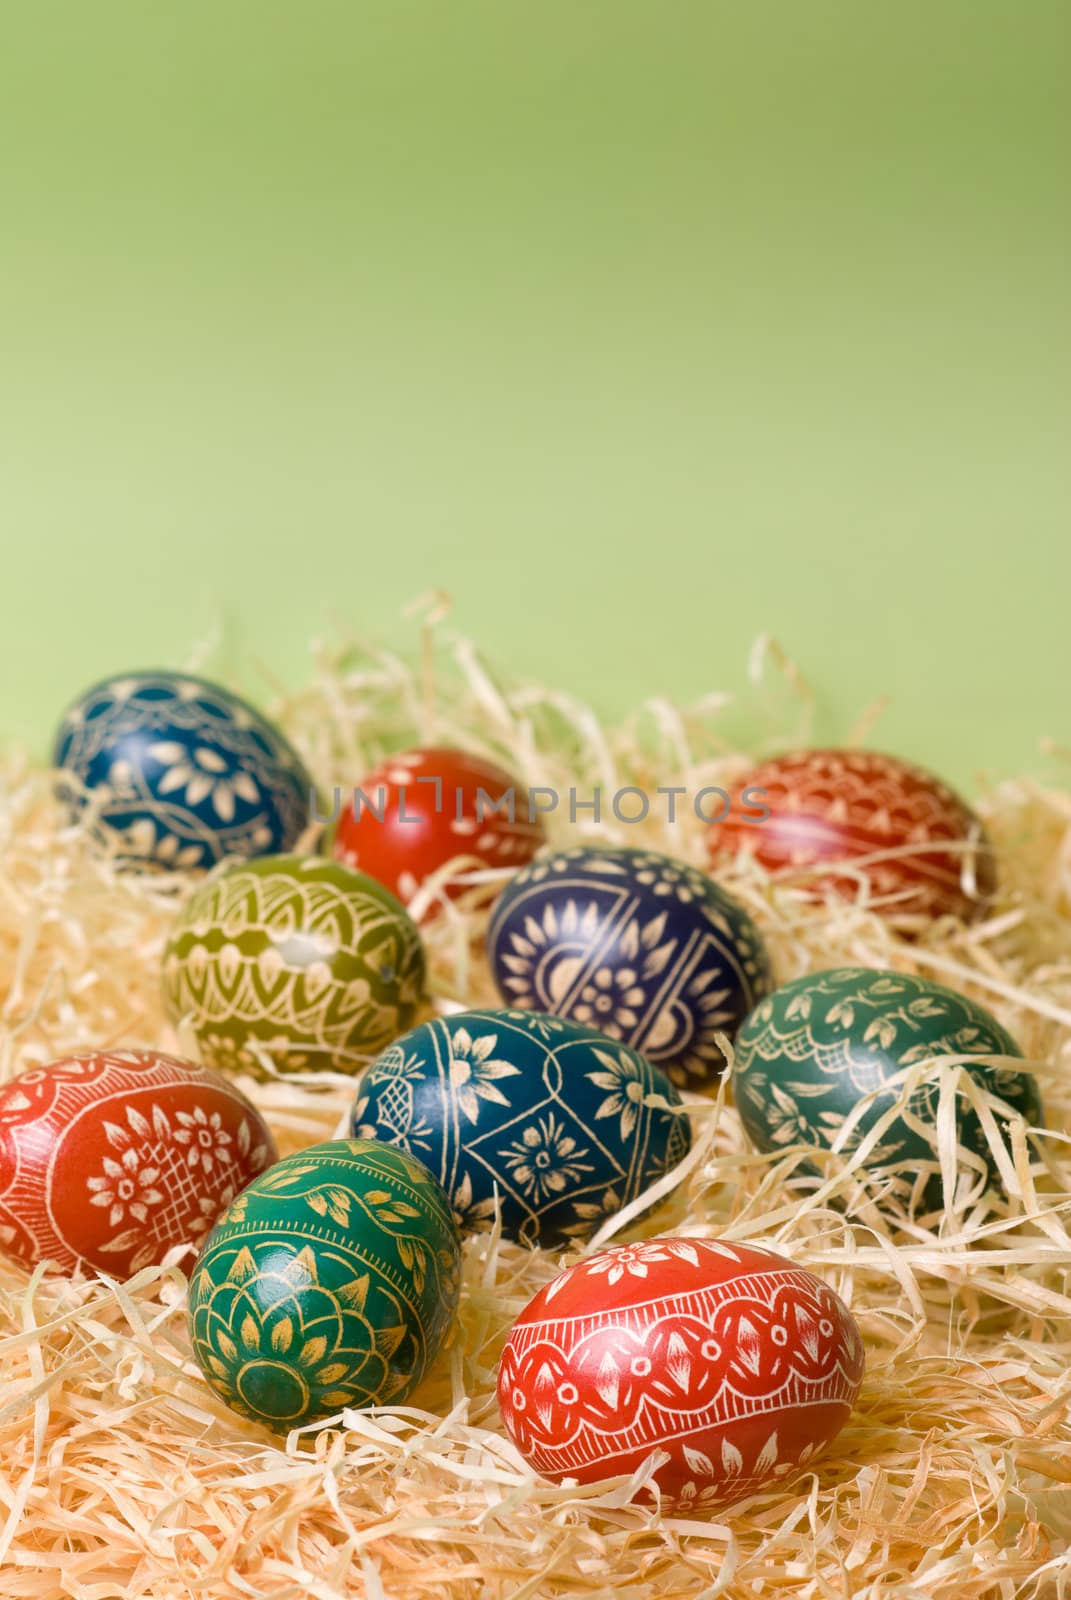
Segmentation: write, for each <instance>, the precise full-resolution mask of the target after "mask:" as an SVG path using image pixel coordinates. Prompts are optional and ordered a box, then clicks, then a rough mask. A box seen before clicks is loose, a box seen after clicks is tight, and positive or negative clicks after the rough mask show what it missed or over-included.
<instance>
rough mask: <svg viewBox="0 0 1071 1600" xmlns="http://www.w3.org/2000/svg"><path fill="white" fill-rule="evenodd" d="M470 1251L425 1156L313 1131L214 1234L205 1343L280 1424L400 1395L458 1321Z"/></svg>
mask: <svg viewBox="0 0 1071 1600" xmlns="http://www.w3.org/2000/svg"><path fill="white" fill-rule="evenodd" d="M460 1264H461V1248H460V1243H459V1240H458V1236H457V1229H456V1227H455V1226H454V1220H453V1218H452V1217H451V1215H450V1208H449V1206H448V1205H447V1202H446V1196H445V1195H444V1194H443V1192H442V1190H441V1189H440V1188H439V1185H438V1184H437V1183H436V1182H435V1180H434V1178H433V1177H432V1176H431V1174H430V1173H429V1172H428V1170H427V1168H426V1167H424V1166H422V1165H421V1163H420V1162H419V1161H414V1160H413V1158H412V1157H411V1156H407V1155H405V1154H404V1153H403V1152H402V1151H400V1150H390V1149H388V1148H387V1146H386V1145H382V1144H376V1143H374V1142H372V1141H370V1140H364V1139H355V1140H350V1139H337V1140H333V1141H331V1142H330V1143H327V1144H315V1145H312V1146H311V1148H310V1149H308V1150H302V1151H299V1152H298V1154H297V1155H292V1156H287V1158H286V1159H285V1160H284V1161H280V1162H279V1163H278V1164H277V1165H276V1166H275V1167H273V1168H272V1170H271V1171H270V1172H267V1173H265V1174H264V1176H263V1177H262V1178H259V1179H257V1181H256V1182H255V1183H251V1184H250V1185H249V1187H248V1188H247V1189H246V1190H244V1191H243V1193H242V1194H240V1195H239V1197H238V1199H237V1200H235V1201H234V1202H233V1204H232V1205H231V1206H230V1208H229V1209H228V1210H227V1212H226V1213H225V1214H224V1216H222V1217H221V1218H220V1220H219V1222H218V1223H217V1225H216V1226H215V1228H214V1229H213V1230H212V1232H211V1234H210V1235H209V1237H208V1238H207V1239H206V1241H205V1244H204V1247H203V1249H202V1251H201V1254H200V1256H199V1257H198V1259H197V1264H196V1266H195V1267H194V1270H193V1274H192V1276H191V1278H190V1296H189V1328H190V1338H191V1340H192V1343H193V1352H194V1355H195V1356H196V1358H197V1361H198V1363H199V1365H200V1367H201V1370H202V1371H203V1372H204V1375H205V1377H206V1378H207V1379H208V1382H209V1383H210V1384H211V1385H212V1387H213V1389H215V1390H216V1391H217V1393H219V1394H220V1395H222V1397H223V1399H224V1400H225V1401H226V1402H227V1404H228V1405H229V1406H231V1407H232V1408H233V1409H234V1410H235V1411H237V1412H239V1413H240V1414H241V1415H242V1416H246V1417H252V1418H253V1419H254V1420H256V1421H258V1422H263V1423H266V1424H267V1425H268V1426H269V1427H271V1428H275V1429H283V1430H285V1429H289V1428H293V1427H297V1426H298V1425H300V1424H302V1423H306V1422H315V1421H316V1420H317V1419H318V1418H320V1417H326V1416H330V1415H332V1414H333V1413H334V1412H336V1411H339V1410H341V1408H342V1407H343V1406H354V1407H362V1406H373V1405H387V1404H398V1403H400V1402H401V1401H402V1400H404V1399H405V1397H406V1395H407V1394H408V1393H409V1392H410V1390H411V1389H412V1388H414V1386H415V1385H416V1384H417V1383H418V1382H419V1381H420V1379H421V1378H422V1377H423V1376H424V1373H425V1371H426V1370H427V1367H428V1365H429V1363H430V1362H431V1360H432V1358H433V1357H434V1356H435V1355H436V1353H437V1352H438V1350H439V1348H440V1346H441V1345H442V1344H443V1343H444V1341H445V1340H446V1339H447V1337H448V1335H449V1333H450V1331H451V1327H452V1324H453V1321H454V1316H455V1313H456V1310H457V1300H458V1287H459V1281H460Z"/></svg>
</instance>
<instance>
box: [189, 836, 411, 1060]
mask: <svg viewBox="0 0 1071 1600" xmlns="http://www.w3.org/2000/svg"><path fill="white" fill-rule="evenodd" d="M424 974H425V966H424V949H423V945H422V944H421V941H420V935H419V933H418V932H417V929H416V926H415V924H414V923H413V921H412V920H411V918H410V917H409V916H408V914H407V913H406V911H405V910H404V909H403V907H402V906H400V905H399V904H398V902H397V900H395V898H394V896H393V895H392V894H390V893H389V892H388V891H387V890H386V889H384V888H383V886H382V884H379V883H376V882H375V880H374V879H372V878H369V877H368V876H366V874H364V873H362V872H354V871H353V870H352V869H351V868H350V867H345V866H343V865H342V864H341V863H340V862H337V861H326V860H324V859H323V858H322V857H319V856H264V857H261V858H260V859H258V860H256V861H249V862H243V863H239V864H238V865H237V866H235V867H232V868H230V869H228V870H227V871H226V872H222V873H220V874H219V876H218V877H214V878H211V879H209V881H208V882H207V883H205V884H203V885H201V887H200V888H198V889H197V890H195V892H194V894H193V895H192V896H191V897H190V899H189V901H188V902H187V903H186V905H185V907H184V908H183V910H182V912H181V913H180V914H179V916H178V918H177V919H176V922H175V926H174V929H173V931H172V934H171V937H170V939H169V940H168V943H167V947H166V950H165V952H164V962H163V987H164V1001H165V1004H166V1007H167V1012H168V1015H169V1016H170V1018H171V1020H172V1021H173V1022H174V1023H176V1024H179V1023H184V1024H185V1025H186V1026H187V1027H189V1028H190V1029H191V1030H192V1032H193V1034H194V1036H195V1038H196V1040H197V1045H198V1049H199V1051H200V1053H201V1055H202V1056H203V1057H204V1059H205V1060H207V1061H210V1062H211V1063H212V1064H213V1065H214V1066H217V1067H220V1068H222V1069H224V1070H231V1071H235V1070H241V1071H250V1072H260V1071H262V1067H261V1064H260V1062H259V1061H258V1058H257V1055H256V1054H255V1053H254V1047H255V1048H256V1049H258V1050H260V1051H263V1052H265V1053H266V1055H267V1057H268V1059H269V1060H270V1061H271V1062H272V1063H273V1064H274V1066H275V1068H276V1070H277V1071H279V1072H315V1071H318V1070H322V1069H328V1070H334V1071H337V1072H356V1071H359V1070H360V1068H361V1067H363V1066H365V1065H366V1064H367V1062H368V1061H369V1059H371V1058H372V1057H373V1056H375V1055H377V1054H378V1052H379V1051H380V1050H382V1049H383V1047H384V1045H386V1044H387V1043H388V1042H389V1041H390V1040H391V1039H394V1038H396V1037H397V1035H398V1034H400V1033H402V1032H404V1030H405V1029H406V1028H407V1027H408V1026H409V1025H410V1023H411V1022H412V1020H413V1017H414V1014H415V1012H416V1009H417V1006H418V1004H419V1003H420V1000H421V998H422V995H423V991H424Z"/></svg>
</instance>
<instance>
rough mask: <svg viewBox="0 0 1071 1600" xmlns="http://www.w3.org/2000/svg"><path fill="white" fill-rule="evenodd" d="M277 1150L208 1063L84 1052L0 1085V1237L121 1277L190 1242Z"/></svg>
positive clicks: (13, 1250)
mask: <svg viewBox="0 0 1071 1600" xmlns="http://www.w3.org/2000/svg"><path fill="white" fill-rule="evenodd" d="M275 1158H276V1151H275V1142H274V1140H273V1138H272V1136H271V1132H270V1131H269V1129H268V1126H267V1124H266V1123H265V1121H264V1119H263V1117H262V1116H261V1115H260V1113H259V1111H257V1109H256V1107H255V1106H253V1105H251V1104H250V1102H249V1101H248V1100H247V1099H246V1097H245V1096H244V1095H243V1094H241V1093H240V1092H239V1091H238V1089H237V1088H236V1087H235V1086H234V1084H232V1083H229V1082H228V1081H227V1079H226V1078H223V1077H221V1076H220V1074H219V1073H217V1072H213V1071H211V1070H210V1069H209V1068H207V1067H202V1066H198V1065H197V1064H196V1063H195V1062H192V1061H183V1060H180V1059H179V1058H178V1057H176V1056H167V1055H161V1054H160V1053H159V1052H158V1051H154V1050H102V1051H85V1052H83V1053H81V1054H78V1055H72V1056H64V1057H63V1058H62V1060H59V1061H53V1062H51V1063H50V1064H49V1065H48V1066H44V1067H35V1068H32V1069H31V1070H30V1071H28V1072H24V1073H22V1074H21V1075H20V1076H19V1077H17V1078H14V1079H12V1081H11V1082H10V1083H8V1084H5V1085H4V1087H3V1088H2V1089H0V1249H3V1251H4V1253H5V1255H7V1256H9V1257H10V1258H12V1259H14V1260H15V1261H18V1262H19V1263H21V1264H22V1265H23V1266H27V1267H32V1266H34V1265H35V1264H36V1263H37V1262H39V1261H45V1260H47V1261H52V1262H54V1263H55V1264H56V1265H57V1266H58V1267H59V1268H60V1269H61V1270H63V1271H65V1272H75V1271H77V1270H79V1269H82V1270H86V1269H88V1270H92V1271H97V1272H106V1273H108V1274H109V1276H111V1277H115V1278H127V1277H129V1276H130V1275H131V1274H132V1273H134V1272H139V1271H140V1270H141V1268H142V1267H147V1266H153V1265H155V1264H156V1263H158V1262H159V1261H161V1260H162V1259H163V1257H164V1256H165V1255H166V1253H167V1252H168V1250H170V1249H172V1248H173V1247H174V1246H175V1245H180V1244H187V1243H198V1244H199V1243H200V1242H201V1240H202V1239H203V1238H204V1236H205V1234H206V1233H207V1232H208V1230H209V1228H210V1227H211V1226H212V1224H213V1223H214V1222H215V1220H216V1218H217V1217H218V1215H219V1214H220V1212H221V1211H222V1210H223V1209H224V1208H225V1207H226V1206H227V1205H228V1204H229V1202H230V1201H231V1200H232V1199H233V1198H234V1197H235V1195H236V1194H237V1193H238V1192H239V1190H241V1189H242V1188H243V1187H244V1185H245V1184H247V1183H248V1182H249V1181H250V1180H251V1179H252V1178H254V1177H256V1176H257V1174H258V1173H260V1172H262V1171H263V1170H264V1169H265V1168H266V1167H269V1166H270V1165H271V1164H272V1163H273V1162H274V1161H275Z"/></svg>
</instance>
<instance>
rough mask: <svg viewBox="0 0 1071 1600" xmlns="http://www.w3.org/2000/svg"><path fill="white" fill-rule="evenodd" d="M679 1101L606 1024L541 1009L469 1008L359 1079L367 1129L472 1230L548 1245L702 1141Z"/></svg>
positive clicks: (587, 1232) (582, 1231)
mask: <svg viewBox="0 0 1071 1600" xmlns="http://www.w3.org/2000/svg"><path fill="white" fill-rule="evenodd" d="M647 1095H660V1096H662V1097H663V1098H664V1100H665V1101H666V1102H667V1104H668V1105H671V1106H679V1105H680V1103H681V1099H680V1096H679V1094H678V1093H677V1091H676V1090H675V1089H674V1088H673V1085H672V1084H671V1083H669V1081H668V1080H667V1079H666V1078H665V1077H664V1076H663V1074H662V1073H661V1072H659V1071H658V1069H657V1067H653V1066H652V1065H651V1063H650V1062H649V1061H646V1060H644V1058H643V1057H642V1056H640V1055H637V1053H636V1052H635V1050H630V1049H629V1048H628V1046H627V1045H623V1044H621V1043H619V1042H617V1041H615V1040H613V1039H608V1038H606V1036H605V1035H604V1034H601V1033H599V1032H598V1030H597V1029H594V1028H587V1027H584V1026H582V1025H581V1024H579V1023H575V1022H565V1021H563V1020H562V1019H561V1018H560V1017H549V1016H540V1015H538V1014H537V1013H535V1012H531V1011H512V1010H510V1011H506V1010H502V1011H497V1010H487V1011H459V1012H457V1013H455V1015H453V1016H450V1017H441V1018H438V1019H436V1020H435V1021H434V1022H425V1023H424V1024H423V1025H422V1026H421V1027H419V1028H414V1029H413V1030H412V1032H411V1033H407V1034H404V1035H403V1037H402V1038H400V1039H398V1040H397V1041H396V1042H395V1043H394V1044H392V1045H391V1046H390V1047H389V1049H387V1050H384V1052H383V1054H382V1055H381V1056H379V1057H378V1058H377V1059H376V1060H375V1061H374V1062H373V1063H372V1065H371V1066H370V1067H369V1068H368V1069H367V1071H366V1072H365V1074H364V1076H363V1077H362V1079H361V1083H360V1088H359V1090H358V1095H357V1101H356V1104H355V1105H354V1108H353V1112H352V1117H351V1124H352V1128H353V1132H354V1135H355V1137H357V1138H360V1139H380V1140H384V1141H386V1142H387V1143H388V1144H392V1145H395V1146H396V1147H397V1148H398V1149H401V1150H404V1151H406V1152H408V1153H409V1154H410V1155H414V1156H416V1157H417V1158H418V1159H419V1160H421V1161H423V1162H424V1164H425V1165H426V1166H427V1167H430V1169H431V1171H432V1172H433V1173H434V1174H435V1176H436V1177H437V1178H438V1180H439V1182H440V1183H441V1184H442V1186H443V1188H444V1189H445V1190H446V1192H447V1194H448V1195H449V1196H450V1202H451V1204H452V1206H453V1208H454V1211H455V1213H456V1215H457V1217H458V1220H459V1222H460V1223H461V1225H462V1227H466V1228H470V1229H473V1228H480V1227H487V1226H488V1225H489V1224H490V1222H491V1220H492V1218H493V1217H494V1211H495V1197H496V1194H497V1196H498V1198H499V1202H500V1204H501V1209H502V1229H503V1232H504V1233H505V1234H506V1235H507V1237H508V1238H511V1239H516V1240H518V1241H519V1242H520V1243H522V1244H528V1245H542V1246H545V1247H550V1246H554V1245H561V1244H564V1243H566V1242H568V1241H570V1240H580V1239H586V1238H589V1237H590V1236H591V1235H592V1234H593V1233H594V1232H595V1231H596V1229H597V1228H598V1227H599V1225H600V1224H601V1223H602V1222H603V1221H605V1219H606V1218H607V1217H608V1216H612V1215H613V1214H614V1213H616V1212H617V1211H620V1209H621V1208H622V1207H623V1206H625V1205H627V1204H628V1202H629V1201H630V1200H634V1199H635V1198H636V1197H637V1195H640V1194H642V1193H643V1191H644V1190H645V1189H646V1188H648V1187H649V1185H650V1184H652V1183H654V1182H655V1180H656V1179H658V1178H661V1177H662V1176H664V1174H665V1173H667V1172H669V1171H670V1170H671V1169H672V1168H673V1167H675V1166H676V1165H677V1163H678V1162H679V1161H681V1160H682V1158H683V1157H684V1156H685V1155H686V1154H687V1152H688V1149H689V1148H690V1145H691V1133H690V1129H689V1126H688V1122H687V1120H686V1118H685V1116H684V1115H683V1113H682V1112H679V1111H669V1110H665V1109H662V1108H660V1107H657V1106H648V1105H645V1104H644V1099H645V1097H646V1096H647Z"/></svg>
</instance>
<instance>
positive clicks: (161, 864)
mask: <svg viewBox="0 0 1071 1600" xmlns="http://www.w3.org/2000/svg"><path fill="white" fill-rule="evenodd" d="M53 764H54V765H55V766H56V767H57V768H58V769H59V770H60V780H59V785H58V788H59V794H60V797H61V799H63V801H64V802H65V803H66V804H67V806H68V808H69V810H70V812H71V815H72V817H76V816H77V815H79V814H80V813H81V812H82V810H83V809H84V808H85V807H86V806H87V805H89V804H90V803H91V804H92V817H93V830H94V834H95V836H96V837H97V839H98V841H99V842H101V843H102V844H104V845H105V846H106V847H109V848H112V849H114V850H115V852H116V854H117V856H118V858H119V859H120V860H121V861H122V862H123V863H125V864H133V865H139V866H143V867H156V868H171V869H178V870H186V871H191V870H197V869H201V868H208V867H212V866H214V865H215V863H216V862H217V861H221V860H222V859H223V858H224V857H225V856H239V857H249V856H259V855H269V854H272V853H275V852H277V851H285V850H289V849H290V848H291V847H292V846H293V845H294V844H295V843H296V842H297V840H298V838H299V836H300V835H301V833H302V832H303V831H304V828H305V826H306V824H307V822H308V818H309V807H310V797H311V792H312V780H311V779H310V777H309V774H308V772H307V771H306V770H305V766H304V764H303V762H302V760H301V757H300V756H299V755H298V753H297V751H296V750H294V749H293V747H292V746H291V745H290V743H289V742H288V741H287V740H286V739H285V738H284V736H283V734H282V733H280V731H279V729H278V728H276V727H274V726H273V725H272V723H270V722H269V721H268V720H267V718H266V717H263V716H262V715H261V714H260V712H259V711H257V710H255V709H254V708H253V707H252V706H250V705H247V704H246V702H245V701H244V700H241V699H239V697H238V696H237V695H233V694H231V693H230V692H229V691H228V690H226V689H221V688H220V687H219V686H218V685H216V684H214V683H208V682H206V681H205V680H204V679H203V678H196V677H191V676H190V675H188V674H186V673H181V672H138V673H127V674H125V675H123V676H120V677H114V678H109V679H107V680H106V681H105V682H103V683H99V684H96V685H95V686H94V687H93V688H92V689H89V690H87V691H86V693H85V694H83V695H80V696H79V698H78V699H77V700H76V701H75V702H74V704H73V705H72V706H71V708H70V710H69V711H68V712H67V713H66V715H65V716H64V718H63V721H62V723H61V724H60V727H59V731H58V733H57V735H56V740H55V745H54V749H53ZM65 778H66V779H67V781H64V780H65ZM70 779H74V780H76V781H75V782H71V781H69V780H70Z"/></svg>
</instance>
